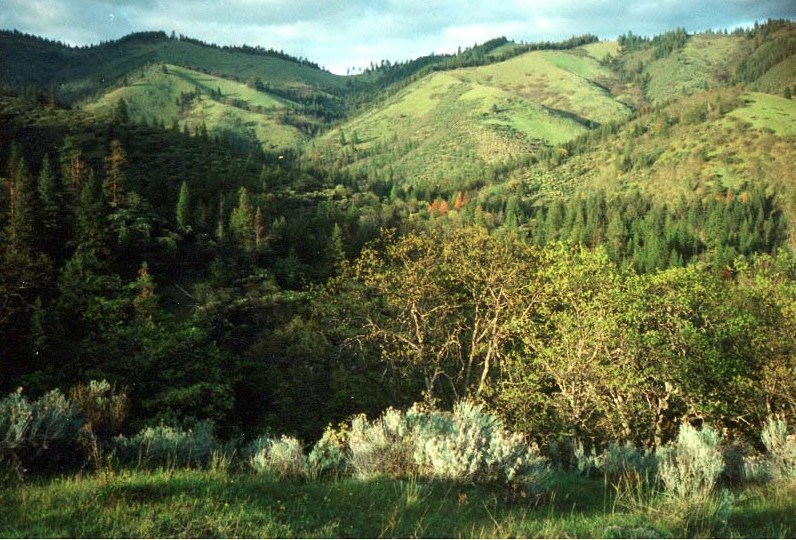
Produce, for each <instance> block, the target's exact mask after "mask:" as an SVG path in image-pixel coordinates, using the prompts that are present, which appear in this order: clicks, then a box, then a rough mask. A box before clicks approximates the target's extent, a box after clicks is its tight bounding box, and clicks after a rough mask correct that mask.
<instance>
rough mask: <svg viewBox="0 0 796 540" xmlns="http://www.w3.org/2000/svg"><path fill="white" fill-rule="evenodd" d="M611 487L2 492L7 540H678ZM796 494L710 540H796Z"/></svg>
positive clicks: (227, 476) (265, 484) (418, 484)
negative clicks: (626, 505) (542, 491)
mask: <svg viewBox="0 0 796 540" xmlns="http://www.w3.org/2000/svg"><path fill="white" fill-rule="evenodd" d="M613 493H614V492H613V489H612V488H611V486H610V485H607V484H606V482H605V481H604V480H603V479H600V478H594V479H586V478H583V477H580V476H576V475H573V474H565V473H556V474H555V475H554V479H553V484H552V491H551V492H550V493H549V494H547V495H544V496H540V497H536V496H528V495H524V494H522V493H519V492H512V491H510V490H507V489H506V488H502V487H498V486H477V485H458V484H446V483H440V482H433V481H427V480H422V479H411V480H393V479H387V478H382V479H376V480H371V481H360V480H355V479H341V480H329V481H321V482H304V483H302V482H278V481H275V480H273V479H269V478H264V477H258V476H255V475H252V474H248V473H237V474H233V473H227V472H213V471H195V470H194V471H192V470H160V471H152V472H141V471H120V472H103V473H98V474H86V475H80V476H71V477H63V478H55V479H39V480H31V481H29V482H28V483H26V484H23V485H8V484H7V485H6V486H5V487H4V488H3V489H2V491H0V536H3V537H31V536H35V537H74V538H85V537H95V538H99V537H142V538H148V537H180V538H184V537H240V536H243V537H261V538H267V537H309V538H313V537H359V538H375V537H385V536H386V537H405V538H408V537H461V536H464V537H528V536H537V537H538V536H542V537H551V536H552V537H593V536H598V537H634V536H635V537H639V536H641V537H672V536H674V537H677V536H683V533H684V531H683V530H682V529H680V528H678V525H677V524H676V523H675V522H673V521H672V520H670V519H669V517H667V515H666V513H665V509H664V508H663V507H661V508H657V509H653V510H652V511H646V510H643V509H639V510H630V511H627V510H621V509H620V507H618V506H616V505H615V504H614V495H613ZM794 510H796V489H794V486H792V485H784V484H774V485H771V486H768V487H755V488H748V489H746V490H742V491H738V492H736V493H735V494H734V498H733V503H732V506H731V509H730V513H729V515H728V518H727V521H726V523H715V524H713V525H711V526H710V527H709V528H708V529H703V530H701V531H700V533H702V534H706V535H721V536H746V537H750V536H756V537H768V536H775V537H788V536H792V535H793V534H794V533H796V512H794Z"/></svg>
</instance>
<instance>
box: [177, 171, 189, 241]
mask: <svg viewBox="0 0 796 540" xmlns="http://www.w3.org/2000/svg"><path fill="white" fill-rule="evenodd" d="M190 226H191V197H190V193H189V192H188V183H187V182H185V181H184V180H183V182H182V185H181V186H180V197H179V199H177V227H179V228H180V229H183V230H188V229H189V228H190Z"/></svg>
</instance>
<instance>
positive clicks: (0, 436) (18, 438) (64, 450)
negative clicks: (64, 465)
mask: <svg viewBox="0 0 796 540" xmlns="http://www.w3.org/2000/svg"><path fill="white" fill-rule="evenodd" d="M82 426H83V419H82V418H81V417H80V415H79V411H78V409H77V407H76V406H75V405H73V404H72V403H70V402H69V400H67V399H66V397H65V396H64V395H63V393H62V392H61V391H60V390H53V391H51V392H49V393H47V394H45V395H44V396H42V397H41V398H39V399H37V400H36V401H29V400H28V399H27V398H26V397H25V396H23V395H22V389H21V388H20V389H19V390H17V391H16V392H14V393H11V394H9V395H8V396H6V397H5V398H3V399H2V400H0V458H2V459H5V460H9V459H10V460H11V461H13V462H15V463H16V464H18V465H21V466H22V467H24V468H31V467H34V468H38V467H39V466H46V465H47V464H46V462H47V461H48V460H53V461H59V460H62V459H63V458H64V457H65V456H73V457H74V456H76V455H77V454H79V449H78V440H79V435H80V429H81V427H82Z"/></svg>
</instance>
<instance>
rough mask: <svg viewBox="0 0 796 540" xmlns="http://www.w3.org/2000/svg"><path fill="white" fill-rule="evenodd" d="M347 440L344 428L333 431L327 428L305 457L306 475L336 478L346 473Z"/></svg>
mask: <svg viewBox="0 0 796 540" xmlns="http://www.w3.org/2000/svg"><path fill="white" fill-rule="evenodd" d="M347 438H348V436H347V432H346V431H345V428H344V427H343V428H341V429H340V430H335V429H334V428H332V427H331V426H329V427H327V428H326V430H324V432H323V436H321V438H320V439H319V440H318V442H316V443H315V446H313V447H312V450H311V451H310V454H309V456H307V468H308V473H309V474H310V475H311V476H312V477H313V478H318V477H320V476H324V475H329V474H331V475H333V476H338V475H341V474H343V473H345V472H346V470H347V469H348V453H347V451H346V444H347V442H346V441H347Z"/></svg>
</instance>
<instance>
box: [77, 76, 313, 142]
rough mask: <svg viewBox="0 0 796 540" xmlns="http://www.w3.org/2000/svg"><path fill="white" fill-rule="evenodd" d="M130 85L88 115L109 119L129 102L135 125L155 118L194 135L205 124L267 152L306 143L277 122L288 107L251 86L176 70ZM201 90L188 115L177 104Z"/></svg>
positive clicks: (93, 105) (98, 103)
mask: <svg viewBox="0 0 796 540" xmlns="http://www.w3.org/2000/svg"><path fill="white" fill-rule="evenodd" d="M130 79H131V80H130V81H129V83H128V85H126V86H123V87H121V88H117V89H115V90H113V91H111V92H109V93H107V94H105V95H104V96H102V97H101V98H99V99H97V100H95V101H93V102H90V103H88V104H87V105H85V109H86V110H87V111H89V112H94V113H97V114H108V113H109V111H110V110H111V109H112V108H113V107H114V106H115V105H116V103H118V101H119V99H124V100H125V102H127V104H128V109H129V111H130V116H131V117H132V118H134V119H137V120H141V119H143V120H146V121H150V120H152V119H153V118H154V119H157V120H162V121H164V123H165V124H166V125H171V123H172V122H173V121H175V120H177V121H178V123H179V125H180V126H181V127H182V126H184V125H187V126H188V127H189V128H190V129H191V130H192V131H193V130H195V129H196V128H197V127H198V126H200V125H201V124H202V123H203V122H204V123H205V124H206V125H207V128H208V130H209V131H210V133H211V134H216V135H220V136H231V137H233V138H238V139H241V140H246V141H249V142H253V143H260V144H261V145H262V146H263V148H265V149H275V148H287V147H291V146H295V145H296V144H297V143H299V142H300V141H301V140H303V138H304V137H303V135H302V134H301V132H300V131H299V130H298V129H296V128H294V127H292V126H290V125H286V124H283V123H281V122H280V121H279V120H278V115H279V113H280V111H281V110H284V109H285V108H286V107H287V106H289V105H290V102H289V101H287V100H285V99H282V98H280V97H277V96H274V95H272V94H269V93H267V92H261V91H257V90H255V89H253V88H250V87H249V86H247V85H246V84H243V83H240V82H236V81H231V80H228V79H224V78H221V77H214V76H212V75H207V74H204V73H201V72H198V71H194V70H190V69H187V68H183V67H179V66H175V65H171V64H165V65H163V66H161V65H155V66H150V67H148V68H145V69H144V70H142V71H141V72H140V73H139V74H137V76H133V77H131V78H130ZM197 90H198V91H199V93H200V96H199V97H198V98H195V99H194V100H193V101H192V102H191V104H190V105H189V107H188V108H187V109H185V110H183V109H182V108H181V107H180V106H179V105H178V104H177V100H178V98H179V96H180V94H181V93H190V92H195V91H197ZM217 91H220V92H221V96H222V97H221V98H215V99H213V98H211V92H217ZM240 103H242V104H244V105H245V106H246V108H241V107H240V106H239V104H240Z"/></svg>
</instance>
